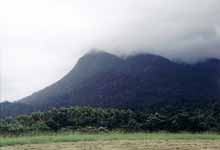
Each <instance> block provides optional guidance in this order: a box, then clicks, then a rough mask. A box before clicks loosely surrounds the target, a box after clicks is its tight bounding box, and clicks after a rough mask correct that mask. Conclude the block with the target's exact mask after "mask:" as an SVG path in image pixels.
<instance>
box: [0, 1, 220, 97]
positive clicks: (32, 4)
mask: <svg viewBox="0 0 220 150" xmlns="http://www.w3.org/2000/svg"><path fill="white" fill-rule="evenodd" d="M219 6H220V1H219V0H209V1H208V0H184V1H183V0H166V1H164V0H108V1H107V0H93V1H91V0H19V1H18V0H5V1H0V50H1V89H0V90H1V97H2V98H1V99H2V100H6V99H7V100H16V99H18V98H21V97H24V96H26V95H29V94H31V93H32V92H34V91H37V90H39V89H42V88H43V87H45V86H48V85H49V84H52V83H53V82H55V81H57V80H58V79H60V78H61V77H62V76H63V75H65V74H66V73H67V72H68V71H69V70H71V68H72V67H73V65H74V64H75V62H76V60H77V59H78V58H79V57H80V56H81V55H82V54H83V53H85V52H86V51H87V50H88V49H90V48H94V47H95V48H99V49H107V50H108V51H110V52H112V53H119V50H120V53H125V54H126V53H132V52H135V51H137V50H139V49H141V50H142V51H147V52H153V53H157V54H161V55H163V56H166V57H170V58H181V59H185V60H187V61H192V60H197V59H200V58H204V57H218V58H220V50H219V48H220V44H219V43H220V36H219V35H220V32H219V31H220V30H219V29H220V28H219V27H220V9H219Z"/></svg>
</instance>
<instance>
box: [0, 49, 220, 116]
mask: <svg viewBox="0 0 220 150" xmlns="http://www.w3.org/2000/svg"><path fill="white" fill-rule="evenodd" d="M212 100H217V101H218V100H219V101H220V60H218V59H214V58H213V59H207V60H205V61H201V62H198V63H196V64H184V63H176V62H174V61H171V60H169V59H166V58H164V57H161V56H157V55H152V54H139V55H135V56H129V57H127V58H125V59H123V58H120V57H117V56H115V55H112V54H109V53H106V52H91V53H88V54H86V55H84V56H83V57H81V58H80V59H79V61H78V63H77V64H76V65H75V67H74V68H73V70H72V71H70V72H69V73H68V74H67V75H66V76H65V77H64V78H63V79H61V80H60V81H58V82H56V83H54V84H53V85H51V86H49V87H47V88H45V89H43V90H41V91H39V92H36V93H34V94H32V95H30V96H28V97H26V98H24V99H21V100H19V101H18V102H16V103H11V104H7V107H5V104H0V107H5V108H4V112H5V113H4V114H5V115H7V116H9V115H12V116H13V115H17V114H23V113H28V112H31V111H35V110H47V109H48V108H50V107H62V106H65V107H66V106H76V105H77V106H95V107H116V108H131V109H144V108H145V107H146V106H149V105H157V104H161V103H165V104H171V103H175V102H179V101H186V102H198V101H199V102H201V101H202V102H206V101H207V102H208V101H212ZM10 105H12V106H10ZM14 105H16V106H18V107H19V105H20V107H21V108H22V109H20V110H21V111H15V110H14V109H12V108H14V107H15V106H14ZM1 114H2V116H5V115H4V114H3V113H1Z"/></svg>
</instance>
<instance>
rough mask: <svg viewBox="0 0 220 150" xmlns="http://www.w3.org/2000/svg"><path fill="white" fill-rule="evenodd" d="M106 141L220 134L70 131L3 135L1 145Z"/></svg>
mask: <svg viewBox="0 0 220 150" xmlns="http://www.w3.org/2000/svg"><path fill="white" fill-rule="evenodd" d="M100 140H103V141H106V140H220V134H215V133H201V134H191V133H177V134H174V133H120V132H111V133H96V134H95V133H94V134H85V133H69V134H67V133H66V134H51V135H34V136H12V137H1V136H0V147H3V146H12V145H23V144H44V143H55V142H56V143H57V142H78V141H100Z"/></svg>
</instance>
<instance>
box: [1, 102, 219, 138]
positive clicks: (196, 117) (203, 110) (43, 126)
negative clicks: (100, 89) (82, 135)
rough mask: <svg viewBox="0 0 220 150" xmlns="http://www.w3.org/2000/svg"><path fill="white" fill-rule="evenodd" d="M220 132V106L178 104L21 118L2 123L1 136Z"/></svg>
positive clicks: (68, 110) (76, 109)
mask: <svg viewBox="0 0 220 150" xmlns="http://www.w3.org/2000/svg"><path fill="white" fill-rule="evenodd" d="M115 130H120V131H129V132H132V131H135V132H136V131H142V132H143V131H144V132H154V131H169V132H179V131H189V132H204V131H213V132H220V105H219V104H217V103H215V104H210V105H202V104H200V105H192V104H191V105H189V104H176V106H175V107H174V106H173V105H171V106H166V107H150V108H148V109H146V110H145V111H132V110H127V109H107V108H105V109H102V108H91V107H72V108H61V109H51V110H49V111H47V112H38V113H33V114H31V115H27V116H18V117H16V118H14V119H9V118H8V119H4V120H2V121H1V122H0V134H1V135H22V134H28V133H30V134H34V133H42V132H46V133H48V132H60V131H61V132H64V131H67V132H69V131H71V132H75V131H80V132H86V133H88V132H91V133H93V132H109V131H115Z"/></svg>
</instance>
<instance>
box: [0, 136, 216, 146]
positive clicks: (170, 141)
mask: <svg viewBox="0 0 220 150" xmlns="http://www.w3.org/2000/svg"><path fill="white" fill-rule="evenodd" d="M0 146H1V147H0V150H45V149H46V150H113V149H114V150H220V135H218V134H188V133H180V134H171V133H148V134H147V133H100V134H85V133H84V134H82V133H74V134H56V135H41V136H21V137H1V138H0Z"/></svg>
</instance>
